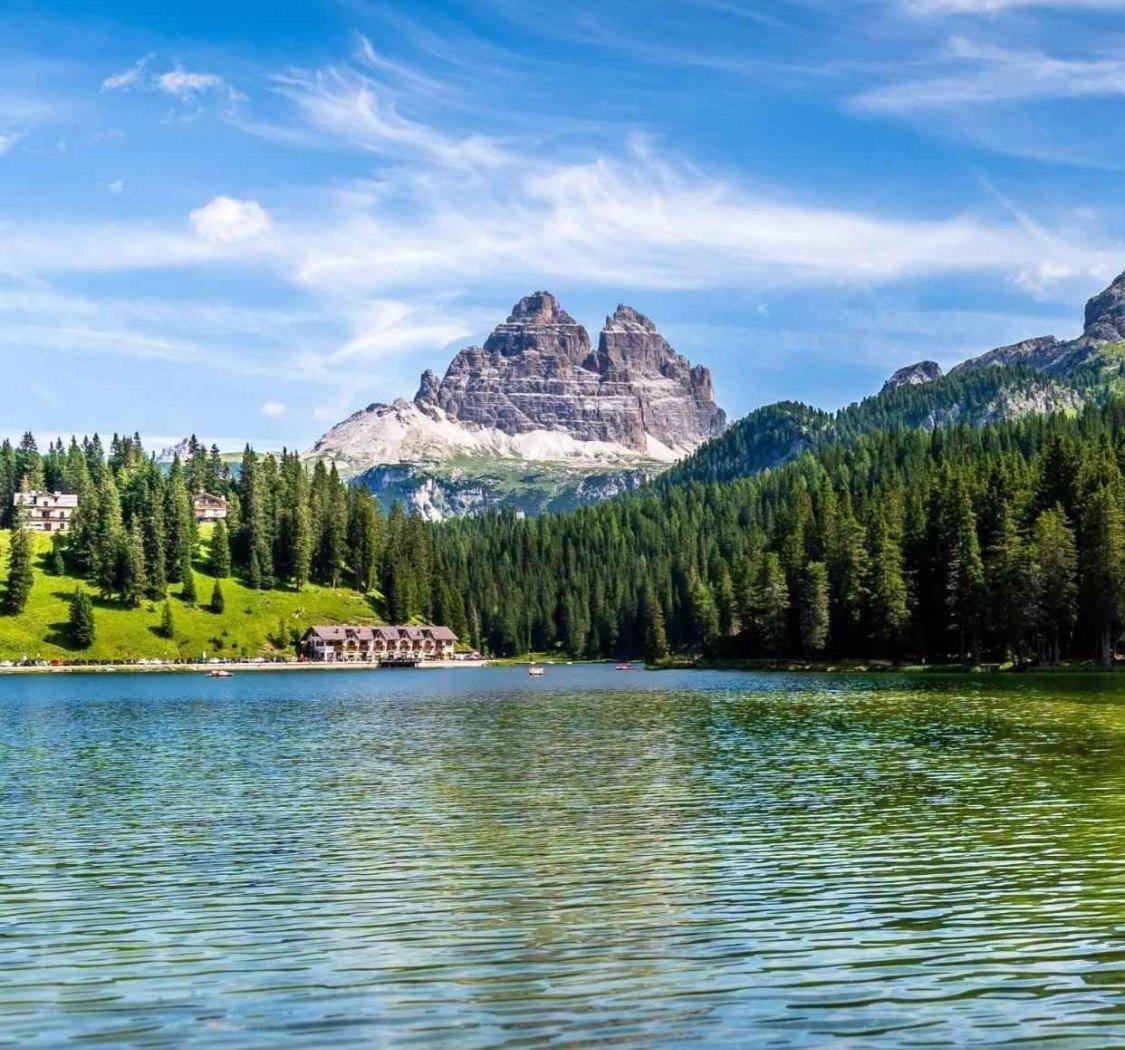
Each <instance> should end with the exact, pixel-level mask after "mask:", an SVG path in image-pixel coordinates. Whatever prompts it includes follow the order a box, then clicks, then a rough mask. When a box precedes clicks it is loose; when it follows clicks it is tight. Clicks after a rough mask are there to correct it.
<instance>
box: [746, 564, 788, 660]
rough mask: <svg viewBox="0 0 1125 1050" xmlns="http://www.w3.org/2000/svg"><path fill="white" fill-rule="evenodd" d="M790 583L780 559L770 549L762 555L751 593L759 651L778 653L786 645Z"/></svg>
mask: <svg viewBox="0 0 1125 1050" xmlns="http://www.w3.org/2000/svg"><path fill="white" fill-rule="evenodd" d="M788 613H789V585H788V584H787V583H786V580H785V570H784V569H783V568H782V566H781V559H780V558H779V557H778V555H777V554H775V553H774V552H773V551H770V552H769V553H768V554H766V556H765V557H764V558H763V559H762V567H761V570H760V572H759V574H758V585H757V587H756V588H755V593H754V618H753V634H754V639H755V641H756V643H757V645H758V647H759V648H760V649H761V651H762V652H764V653H767V654H768V655H770V656H778V655H780V653H781V652H782V650H783V648H784V646H785V633H786V624H787V617H788Z"/></svg>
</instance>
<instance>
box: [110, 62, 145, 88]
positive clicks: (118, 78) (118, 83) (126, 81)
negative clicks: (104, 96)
mask: <svg viewBox="0 0 1125 1050" xmlns="http://www.w3.org/2000/svg"><path fill="white" fill-rule="evenodd" d="M148 61H149V56H148V55H145V56H144V57H143V58H138V59H137V61H136V62H134V63H133V64H132V65H131V66H130V67H129V68H128V69H126V70H124V71H123V72H121V73H114V74H113V75H112V76H108V77H106V78H105V80H103V81H102V91H128V90H129V89H130V88H132V87H135V86H136V85H137V84H138V83H140V80H141V76H142V75H143V74H144V71H145V66H146V65H148Z"/></svg>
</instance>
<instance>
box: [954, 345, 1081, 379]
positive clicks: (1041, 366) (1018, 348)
mask: <svg viewBox="0 0 1125 1050" xmlns="http://www.w3.org/2000/svg"><path fill="white" fill-rule="evenodd" d="M1066 346H1067V344H1066V343H1060V342H1059V341H1058V340H1057V339H1056V338H1055V337H1054V336H1053V335H1041V336H1036V337H1035V338H1034V339H1024V340H1023V341H1022V342H1019V343H1012V344H1011V345H1009V346H998V347H997V348H996V349H995V350H989V351H988V352H987V353H983V354H981V355H980V356H979V357H973V358H970V359H969V360H968V361H962V362H961V363H960V364H959V365H955V366H954V367H953V368H951V369H950V370H949V374H950V375H956V374H958V373H960V372H973V371H976V370H977V369H980V368H993V367H996V366H997V365H1027V367H1028V368H1034V369H1036V370H1037V371H1045V370H1046V369H1048V368H1049V367H1050V366H1051V365H1052V364H1054V363H1055V361H1056V360H1058V358H1060V357H1061V356H1062V355H1063V354H1064V353H1065V352H1066Z"/></svg>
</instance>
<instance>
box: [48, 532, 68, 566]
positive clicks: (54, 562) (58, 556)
mask: <svg viewBox="0 0 1125 1050" xmlns="http://www.w3.org/2000/svg"><path fill="white" fill-rule="evenodd" d="M51 575H52V576H65V575H66V559H65V558H64V556H63V542H62V537H61V536H59V535H58V534H57V533H56V535H55V536H54V537H53V539H52V540H51Z"/></svg>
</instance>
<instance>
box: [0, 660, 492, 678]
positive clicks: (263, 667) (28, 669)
mask: <svg viewBox="0 0 1125 1050" xmlns="http://www.w3.org/2000/svg"><path fill="white" fill-rule="evenodd" d="M487 666H488V661H487V660H424V661H420V662H419V663H417V664H413V665H411V666H408V667H391V666H386V667H380V666H379V664H377V663H361V662H358V661H357V662H354V663H348V662H344V661H341V662H332V661H315V660H308V661H298V660H287V661H280V660H278V661H268V660H267V661H266V662H264V663H253V662H250V663H240V662H238V661H220V662H219V663H189V664H180V663H177V664H161V663H157V664H139V663H138V664H110V663H102V664H59V665H57V666H55V665H38V666H36V665H29V666H25V667H18V666H15V667H0V675H28V674H40V675H41V674H69V675H82V674H89V675H98V674H102V675H104V674H116V675H128V674H207V673H209V672H211V671H229V672H230V673H231V674H236V673H241V672H243V671H252V672H258V673H260V672H265V671H286V672H288V671H353V672H354V671H430V670H437V669H444V668H449V669H454V670H455V669H458V668H474V667H487Z"/></svg>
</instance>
